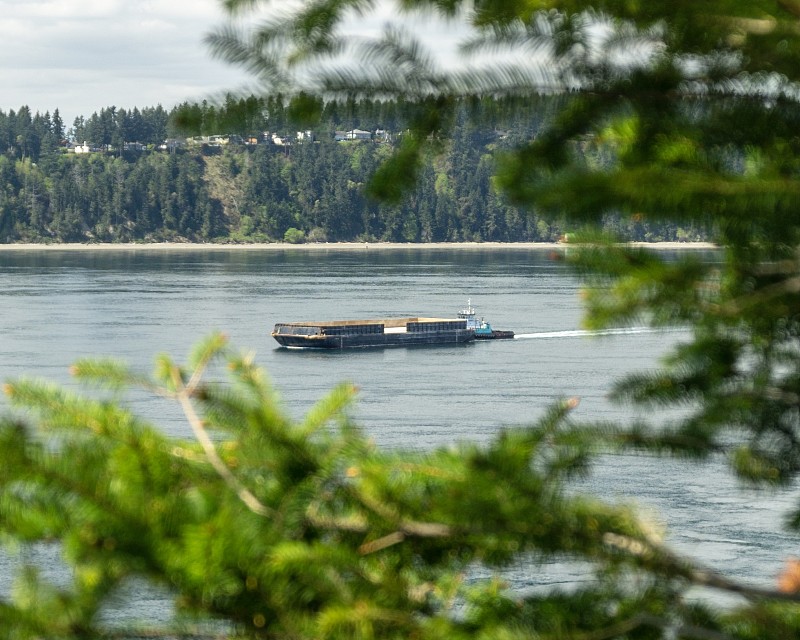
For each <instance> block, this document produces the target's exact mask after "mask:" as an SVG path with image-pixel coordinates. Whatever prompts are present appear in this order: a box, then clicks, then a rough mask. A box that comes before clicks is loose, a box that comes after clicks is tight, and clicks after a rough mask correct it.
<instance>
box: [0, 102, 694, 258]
mask: <svg viewBox="0 0 800 640" xmlns="http://www.w3.org/2000/svg"><path fill="white" fill-rule="evenodd" d="M561 101H563V98H553V97H550V98H541V99H539V100H538V101H532V102H530V103H529V104H527V105H526V107H525V108H524V109H520V108H519V105H515V107H514V109H510V108H506V107H505V106H504V105H502V104H496V103H486V104H479V105H467V104H464V105H463V107H462V109H461V111H462V112H463V117H460V118H458V119H457V121H456V122H454V123H452V126H451V127H450V132H451V133H449V134H448V135H447V137H446V138H444V139H443V140H442V141H441V145H440V152H439V153H437V154H436V155H432V156H430V157H429V158H427V160H426V162H425V164H424V166H423V167H422V168H421V179H420V180H419V184H418V187H417V188H416V189H414V190H413V191H411V192H410V193H408V194H407V195H406V196H405V197H404V199H403V200H402V201H401V202H398V203H397V204H393V205H389V204H385V203H384V204H378V203H377V202H375V201H373V200H371V199H370V198H368V197H367V196H366V195H365V191H364V185H365V183H366V182H367V181H368V179H369V177H370V176H371V175H372V174H373V173H374V172H375V171H376V169H377V168H378V166H379V165H380V163H381V162H382V160H384V159H385V158H386V157H388V155H389V154H390V153H391V151H392V149H393V148H394V147H395V146H396V145H398V144H401V142H402V138H403V132H404V130H405V129H406V122H407V118H408V115H407V109H406V106H405V105H403V104H402V103H400V104H398V103H396V102H369V101H367V102H361V103H358V104H356V103H349V104H337V103H329V104H325V105H323V104H321V103H320V104H319V105H316V106H317V108H318V118H317V119H316V122H315V125H314V126H313V129H309V130H308V134H306V135H304V136H303V139H299V138H298V135H297V129H298V128H300V127H299V126H298V125H292V124H291V123H290V122H291V121H290V115H291V111H292V106H291V105H287V104H284V101H283V100H282V99H281V98H280V97H277V98H276V97H272V98H267V99H256V98H250V99H247V100H239V101H236V100H233V99H229V100H228V102H227V103H226V104H224V105H221V106H210V105H208V104H205V103H203V104H200V105H189V104H185V105H182V106H181V107H179V108H176V109H174V110H173V111H172V112H170V113H168V112H167V111H165V110H164V109H162V108H161V107H156V108H147V109H142V110H141V111H140V110H138V109H134V110H132V111H125V110H123V109H115V108H113V107H111V108H108V109H103V110H101V111H100V113H99V114H98V113H95V114H93V115H92V116H91V117H90V118H88V119H85V118H83V117H79V118H76V119H75V121H74V122H73V125H72V127H71V128H69V129H67V128H66V127H65V125H64V123H63V121H62V120H61V117H60V116H59V112H58V110H55V111H54V113H53V115H52V116H51V115H50V114H49V113H46V114H44V115H41V114H39V113H37V114H35V115H32V114H31V112H30V110H29V109H28V108H27V107H22V108H20V109H19V110H18V111H16V112H15V111H10V112H8V113H4V112H2V111H0V151H1V152H2V153H0V242H2V243H11V242H135V241H168V240H170V241H184V240H186V241H196V242H254V241H260V242H271V241H282V240H287V241H291V242H303V241H310V242H325V241H328V242H335V241H395V242H456V241H502V242H517V241H552V240H555V239H557V238H559V237H560V236H561V235H562V234H563V233H565V232H567V231H569V229H566V228H565V227H564V225H563V224H561V223H559V222H558V221H553V220H551V219H548V220H545V219H544V218H540V217H539V216H537V215H536V212H533V211H524V210H521V209H519V208H517V207H515V206H512V205H511V204H509V203H508V202H507V201H506V200H505V199H504V198H503V197H502V196H501V195H499V194H498V192H497V190H496V189H495V188H493V184H492V175H493V173H494V164H495V162H496V160H497V157H498V154H500V153H502V152H503V150H504V149H506V148H510V147H511V146H512V145H514V144H517V143H519V142H520V141H523V140H530V139H534V138H535V137H536V135H537V132H538V131H539V129H540V128H541V126H542V124H543V123H544V122H546V121H547V118H548V117H549V115H550V114H552V113H553V112H554V111H555V110H558V109H560V108H563V106H564V105H563V104H562V103H561ZM476 111H478V112H480V116H481V117H480V118H477V119H476V118H474V117H467V116H468V115H469V116H474V114H475V112H476ZM510 113H513V117H511V116H509V115H508V114H510ZM476 122H477V123H479V124H476ZM179 125H180V126H179ZM353 130H361V131H363V132H365V133H366V132H369V136H368V138H369V139H363V140H362V139H360V140H355V139H352V140H351V139H345V140H341V139H340V140H337V136H336V133H337V132H339V134H340V135H339V138H341V137H342V136H341V133H344V132H347V131H353ZM376 132H378V133H376ZM190 133H202V134H205V135H209V134H226V136H233V137H232V138H228V137H226V142H229V143H228V144H225V145H210V144H200V143H197V144H194V145H192V144H184V143H183V140H184V139H185V138H186V136H187V135H188V134H190ZM304 133H305V130H304ZM168 139H170V140H171V143H170V144H169V145H165V144H164V143H165V141H167V140H168ZM178 140H179V141H180V142H177V141H178ZM69 141H72V143H73V144H72V149H74V143H76V142H77V143H79V144H82V143H84V142H86V144H87V151H86V152H84V153H75V152H74V151H72V149H70V144H69ZM276 141H277V142H278V143H277V144H276ZM189 142H190V143H191V140H190V141H189ZM245 142H249V144H244V143H245ZM132 143H136V144H132ZM577 152H579V153H582V154H584V155H585V157H586V159H587V162H602V158H597V157H594V156H593V155H592V144H591V141H587V143H586V145H585V146H584V147H583V148H582V149H580V150H577ZM606 222H607V226H608V227H609V228H610V229H611V230H614V231H618V232H620V233H622V235H623V236H624V237H626V238H629V239H632V240H696V239H701V238H702V237H703V236H704V230H702V229H695V228H678V227H676V226H670V225H666V224H661V225H658V226H648V225H647V221H646V220H637V219H634V221H633V222H625V226H624V228H619V226H620V223H619V222H618V221H617V219H616V218H609V219H608V220H607V221H606Z"/></svg>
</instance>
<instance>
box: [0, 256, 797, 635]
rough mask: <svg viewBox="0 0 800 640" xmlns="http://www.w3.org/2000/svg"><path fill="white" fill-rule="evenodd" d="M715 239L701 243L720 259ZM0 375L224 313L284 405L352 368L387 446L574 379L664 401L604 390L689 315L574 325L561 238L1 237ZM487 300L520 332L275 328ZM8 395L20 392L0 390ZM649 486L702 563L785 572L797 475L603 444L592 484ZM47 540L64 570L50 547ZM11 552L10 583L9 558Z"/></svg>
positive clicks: (144, 355) (601, 396)
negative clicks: (20, 241) (349, 334)
mask: <svg viewBox="0 0 800 640" xmlns="http://www.w3.org/2000/svg"><path fill="white" fill-rule="evenodd" d="M712 257H713V256H709V258H710V259H711V258H712ZM0 276H2V281H1V282H2V284H0V378H2V379H4V380H5V379H9V378H14V377H18V376H21V375H35V376H40V377H45V378H48V379H50V380H54V381H57V382H60V383H62V384H64V385H67V386H68V387H71V388H73V387H74V386H75V383H74V381H72V380H71V379H70V377H69V375H68V368H69V365H70V364H71V363H72V362H74V361H75V360H77V359H78V358H80V357H84V356H87V355H96V356H113V357H116V358H121V359H124V360H126V361H128V362H129V363H131V364H132V365H134V366H135V367H137V368H139V369H141V370H143V371H150V370H152V367H153V358H154V356H155V355H156V354H158V353H162V352H166V353H169V354H171V355H173V356H174V357H175V358H176V359H178V360H179V361H180V360H184V359H185V356H186V354H187V353H188V352H189V350H190V349H191V346H192V345H193V343H195V342H196V341H197V340H198V339H200V338H202V337H203V336H204V335H207V334H208V333H209V332H210V331H212V330H221V331H223V332H224V333H226V334H227V335H228V336H229V337H230V340H231V342H232V344H233V345H234V346H236V347H239V348H241V349H244V350H248V351H252V352H254V353H255V357H256V360H257V361H258V362H259V363H260V364H261V365H263V366H264V367H265V368H266V370H267V371H268V373H269V376H270V378H271V379H272V381H273V383H274V385H275V387H276V388H277V390H278V392H279V394H280V397H281V398H282V402H283V404H284V407H285V409H286V410H287V411H288V412H289V413H290V414H292V415H293V416H296V417H300V416H302V415H303V414H304V413H305V412H306V411H308V410H309V408H310V407H311V406H313V404H314V403H315V402H316V401H318V400H319V399H320V398H322V397H324V395H325V394H326V392H327V391H329V390H330V389H331V388H332V387H333V385H335V384H336V383H338V382H342V381H349V382H352V383H354V384H355V385H357V386H358V388H359V395H358V403H357V405H356V407H355V408H354V409H353V412H352V414H353V417H354V418H355V420H356V422H357V423H358V424H359V425H360V426H361V427H362V428H363V429H364V430H365V431H366V432H367V433H369V434H370V436H371V437H372V438H373V439H374V440H375V441H376V442H377V443H378V444H379V445H381V446H385V447H392V448H405V449H430V448H434V447H440V446H447V445H448V444H450V443H452V442H455V441H458V440H469V441H474V442H486V441H488V440H490V439H491V438H492V437H494V436H495V435H496V434H497V433H498V431H499V430H501V429H502V428H504V427H508V426H514V425H523V424H527V423H530V422H532V421H534V420H536V419H537V418H538V417H539V416H541V415H542V414H543V413H544V411H546V409H547V408H548V407H549V406H551V405H552V404H553V403H554V402H557V401H558V400H560V399H563V398H565V397H574V398H578V399H579V400H580V404H579V405H578V407H577V409H576V410H575V412H574V417H575V418H576V419H578V420H598V419H599V420H623V421H624V420H629V419H635V418H638V417H652V416H645V415H642V414H639V413H637V411H636V410H634V409H631V408H630V407H620V406H616V405H614V404H612V403H611V402H610V401H609V400H608V393H609V390H610V389H611V387H612V385H613V384H614V382H615V381H616V380H619V379H620V378H622V377H623V376H625V375H626V374H629V373H632V372H635V371H642V370H648V369H652V368H654V367H656V366H657V364H658V360H659V358H660V357H661V356H663V355H664V354H665V353H666V352H667V351H668V350H669V349H670V347H671V346H673V345H675V344H677V343H678V342H679V341H680V340H682V339H685V338H686V336H687V334H686V333H685V331H684V330H682V329H681V328H679V327H677V328H674V329H673V330H670V331H655V330H652V329H650V328H648V327H644V326H633V327H619V328H612V329H609V330H605V331H601V332H589V331H586V330H584V329H583V328H582V327H581V314H582V311H581V304H580V295H579V292H580V289H581V286H582V285H581V282H580V281H579V280H578V279H577V278H576V276H575V275H574V274H573V273H572V272H570V271H569V269H568V268H567V267H566V266H565V265H564V263H563V262H562V261H560V260H556V259H554V258H553V256H552V252H551V251H550V250H542V251H537V250H530V249H513V248H511V249H499V250H498V249H480V248H474V249H469V250H466V249H459V250H455V249H451V250H442V249H436V250H433V249H417V248H408V249H390V250H375V249H374V248H373V249H369V248H365V249H363V250H359V251H354V250H349V251H342V250H338V249H335V248H332V249H330V250H325V249H315V250H307V249H302V248H301V249H285V250H274V249H272V250H258V249H252V250H241V249H203V250H190V249H186V250H180V251H173V252H168V251H160V250H149V249H146V248H137V249H124V250H123V249H121V250H112V251H108V250H102V251H80V252H75V251H60V250H52V249H49V250H34V251H25V252H3V251H0ZM468 299H471V302H472V304H473V306H475V307H477V309H478V315H479V316H484V317H485V318H486V319H487V320H488V321H490V322H491V324H492V326H493V327H495V328H498V329H512V330H514V331H515V332H516V333H517V338H516V339H514V340H501V341H489V342H479V343H475V344H468V345H458V346H439V347H433V348H411V349H375V350H371V349H365V350H345V351H334V352H324V351H297V350H287V349H282V348H279V347H278V345H277V343H275V342H274V341H273V340H272V338H271V337H270V335H269V333H270V331H271V329H272V326H273V325H274V324H275V323H277V322H289V321H301V320H308V321H313V320H337V319H353V318H356V319H357V318H375V317H385V316H444V317H447V316H454V315H455V314H456V313H457V312H458V311H459V310H460V309H461V308H463V307H464V306H465V305H466V303H467V300H468ZM131 404H132V406H133V407H134V409H135V410H136V411H137V412H139V413H140V414H142V415H143V416H144V417H146V418H148V419H151V420H153V421H154V422H156V423H157V424H158V425H159V426H160V428H162V429H163V430H164V431H165V432H166V433H168V434H169V435H171V436H175V437H190V436H191V432H190V429H189V427H188V425H187V424H186V422H185V419H184V418H183V416H182V414H181V413H180V411H179V410H178V408H177V407H174V406H172V405H169V404H166V403H165V401H163V400H156V399H153V398H150V397H148V396H145V395H137V394H134V395H133V397H132V398H131ZM0 410H3V411H5V410H8V406H7V402H6V401H5V400H0ZM583 488H584V489H586V490H587V491H590V492H592V493H594V494H596V495H598V496H600V497H602V498H605V499H609V500H620V501H625V502H631V503H634V504H637V505H638V506H639V507H640V508H641V509H643V510H644V511H646V512H647V513H649V514H650V517H651V518H652V519H653V521H654V522H655V523H656V525H657V526H663V527H664V528H665V530H666V531H667V542H668V544H670V545H671V546H673V547H675V548H676V549H678V550H679V551H681V552H684V553H688V554H691V555H693V556H694V557H696V558H698V559H699V560H701V561H702V562H703V563H704V564H706V565H708V566H709V567H712V568H716V569H719V570H720V571H722V572H724V573H726V574H729V575H732V576H733V577H735V578H737V579H741V580H746V581H749V582H752V583H755V584H759V585H762V586H770V585H773V584H774V581H775V577H776V575H777V574H778V573H779V572H780V570H781V567H782V563H783V562H784V560H785V558H786V557H787V556H789V555H791V554H792V553H796V549H797V542H798V541H797V538H796V537H795V536H793V535H790V534H788V533H785V532H783V531H781V530H780V529H779V527H778V526H777V524H776V523H778V522H779V521H781V519H782V517H783V515H784V514H785V513H787V512H788V511H789V510H790V509H791V508H792V507H793V506H794V503H795V502H796V501H797V498H798V495H797V492H796V490H794V489H792V490H787V491H782V492H779V493H765V492H758V491H753V490H745V489H743V488H742V487H740V486H739V485H738V484H737V483H736V481H735V480H734V479H732V478H731V476H730V475H729V474H728V472H727V471H726V470H725V466H724V461H722V460H712V461H711V462H709V463H706V464H703V465H695V464H690V463H687V462H683V461H677V460H663V459H655V458H652V457H650V456H647V455H637V454H633V453H630V454H620V455H614V456H606V457H604V458H602V459H601V460H600V461H599V463H598V464H597V465H596V466H595V468H594V469H593V472H592V474H591V476H590V477H589V478H588V479H587V480H586V482H585V485H584V487H583ZM37 553H39V554H40V555H37V556H36V558H35V560H36V562H38V563H39V564H40V565H41V566H42V568H43V569H44V570H47V571H51V572H52V574H53V577H54V579H56V580H58V579H59V575H61V577H62V578H63V572H62V573H59V571H60V569H59V563H58V562H57V558H54V557H53V554H54V553H55V552H54V551H53V550H52V549H41V550H39V551H38V552H37ZM14 562H16V561H15V560H10V559H7V558H5V557H2V558H0V593H7V590H8V588H9V584H10V575H11V573H12V566H13V564H14ZM581 570H582V569H581V568H580V567H576V568H575V569H574V570H571V569H570V568H569V567H567V568H565V566H564V565H553V566H544V567H542V566H537V567H531V566H527V565H522V566H519V567H514V568H512V569H511V570H510V571H509V572H508V573H507V576H506V578H507V580H509V582H510V583H511V585H512V586H513V587H514V588H517V589H520V590H525V589H529V588H536V587H537V586H542V585H553V584H558V583H561V582H568V583H570V582H576V581H580V580H581V579H582V576H581ZM130 589H131V592H130V593H129V594H128V595H129V596H130V599H132V601H133V603H134V604H133V605H131V604H130V603H127V604H126V605H125V606H124V607H120V608H119V609H118V610H115V611H114V612H112V615H116V616H132V617H138V618H143V619H151V620H152V619H159V618H162V617H164V616H168V615H169V612H170V611H171V608H170V605H169V597H168V596H167V595H166V594H164V593H161V592H159V591H154V590H152V589H150V588H149V587H147V586H143V585H136V584H134V585H132V586H131V587H130Z"/></svg>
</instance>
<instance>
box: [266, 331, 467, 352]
mask: <svg viewBox="0 0 800 640" xmlns="http://www.w3.org/2000/svg"><path fill="white" fill-rule="evenodd" d="M273 337H274V338H275V340H277V341H278V344H280V345H282V346H284V347H293V348H303V349H350V348H365V347H411V346H417V345H437V344H438V345H441V344H464V343H467V342H472V341H474V340H475V332H474V331H471V330H468V329H463V330H456V331H425V332H409V333H375V334H361V335H313V336H303V335H292V334H280V333H277V334H273Z"/></svg>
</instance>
